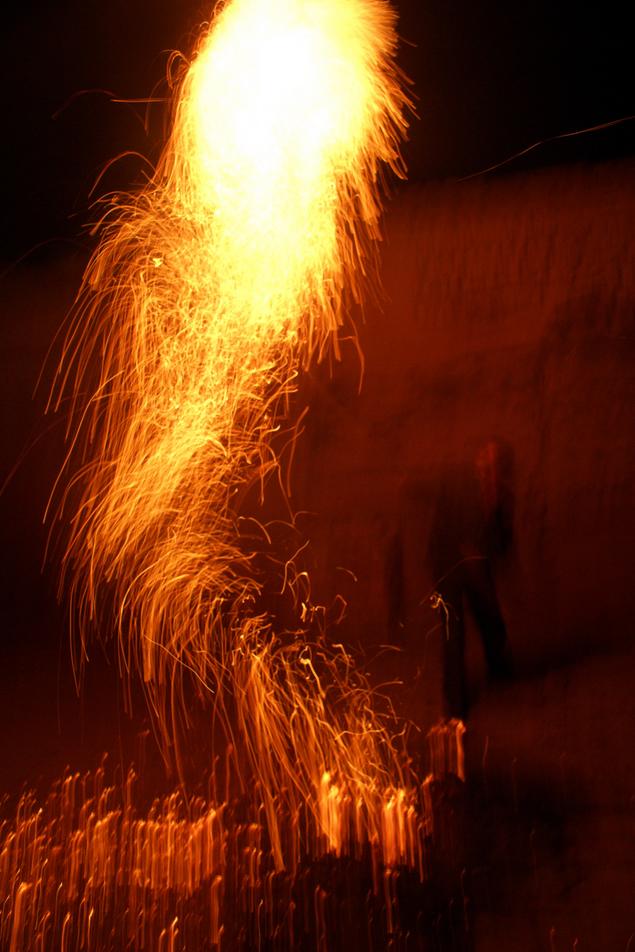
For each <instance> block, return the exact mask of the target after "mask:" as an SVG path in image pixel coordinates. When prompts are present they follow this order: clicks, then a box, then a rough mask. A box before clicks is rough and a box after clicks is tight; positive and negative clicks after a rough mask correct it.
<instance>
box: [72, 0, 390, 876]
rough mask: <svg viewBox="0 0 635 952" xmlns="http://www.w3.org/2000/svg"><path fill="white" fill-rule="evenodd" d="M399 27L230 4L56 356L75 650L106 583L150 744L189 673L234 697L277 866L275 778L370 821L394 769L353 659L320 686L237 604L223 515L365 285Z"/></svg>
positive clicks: (307, 3) (95, 615)
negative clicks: (64, 401)
mask: <svg viewBox="0 0 635 952" xmlns="http://www.w3.org/2000/svg"><path fill="white" fill-rule="evenodd" d="M395 46H396V38H395V32H394V14H393V13H392V11H391V9H390V7H389V6H388V5H387V4H386V3H385V2H384V0H233V2H231V3H228V4H227V5H225V6H224V7H222V9H221V10H220V12H219V13H218V14H217V15H216V16H215V18H214V20H213V21H212V24H211V27H210V30H209V32H208V33H207V34H206V35H205V36H204V37H203V38H202V40H201V43H200V45H199V48H198V51H197V53H196V55H195V56H194V59H193V61H192V64H191V66H190V67H189V69H188V70H187V72H186V73H185V76H184V78H183V81H182V83H181V86H180V88H179V90H178V91H177V97H176V110H175V117H174V125H173V131H172V133H171V136H170V138H169V141H168V143H167V145H166V148H165V151H164V153H163V156H162V158H161V160H160V162H159V164H158V166H157V170H156V173H155V176H154V178H153V180H152V181H151V183H150V184H149V185H148V187H147V188H146V189H144V190H143V191H142V192H140V193H138V194H135V195H131V196H129V197H128V199H127V200H126V201H125V202H121V200H116V199H115V200H113V201H112V202H111V203H110V205H109V206H108V207H107V208H106V211H105V213H104V216H103V219H102V222H101V225H100V244H99V246H98V248H97V250H96V252H95V254H94V256H93V258H92V260H91V262H90V264H89V266H88V269H87V271H86V275H85V279H84V285H83V289H82V293H81V294H80V297H79V301H78V305H77V307H76V310H75V314H74V320H73V324H72V326H71V329H70V332H69V335H68V338H67V343H66V349H65V356H64V360H63V362H62V368H61V370H60V374H61V379H60V386H59V392H60V393H61V394H63V393H66V392H70V394H71V400H72V407H73V411H74V412H73V415H72V419H73V420H74V421H75V422H74V425H72V430H73V432H74V435H73V442H72V450H71V453H70V454H69V456H71V455H73V454H74V453H75V452H76V451H77V452H78V454H79V460H80V465H79V466H78V467H77V468H76V471H75V475H74V476H73V478H72V479H71V481H70V483H69V486H68V488H67V490H66V493H65V494H64V497H63V499H62V505H61V511H62V512H63V509H64V506H65V504H66V501H67V500H69V499H70V497H71V495H74V494H75V493H77V492H78V493H79V494H80V502H79V505H78V506H74V508H75V515H74V516H73V518H72V520H71V524H70V535H69V539H68V544H67V549H66V555H65V573H66V576H67V577H68V579H69V581H70V589H71V598H72V602H73V607H74V609H75V611H76V614H77V617H78V627H79V635H80V640H81V644H82V646H83V654H82V657H83V656H84V654H85V652H86V644H87V635H88V632H89V629H90V627H91V626H94V624H95V621H96V620H97V621H98V622H100V623H101V624H102V625H103V624H106V621H105V619H104V617H103V609H102V604H104V603H108V602H110V601H111V600H112V598H113V595H114V599H115V604H116V625H117V634H118V643H119V648H120V664H121V669H122V674H124V675H125V676H127V677H128V676H130V675H131V674H132V673H133V672H134V671H135V669H139V670H140V671H141V672H142V674H143V678H144V681H145V684H146V689H147V694H148V699H149V702H150V705H151V708H152V710H153V712H154V714H155V717H156V723H157V726H158V728H159V731H160V732H161V735H162V737H163V740H164V746H165V750H166V756H168V752H169V751H170V750H171V748H172V746H173V742H174V737H175V735H176V734H177V733H178V724H179V722H180V720H181V718H183V717H185V718H187V706H186V704H185V700H184V699H185V694H186V692H185V690H184V685H185V684H186V683H187V684H188V685H190V682H191V683H193V684H194V685H195V687H196V688H197V689H198V690H199V692H200V694H201V695H202V696H203V697H204V698H206V699H209V696H210V695H212V694H215V695H216V703H217V704H218V705H219V706H220V708H221V709H222V707H223V705H224V694H225V692H226V691H229V693H230V694H232V695H233V697H234V702H235V706H236V713H237V718H238V722H239V724H240V727H241V730H242V737H243V745H244V750H245V752H246V755H247V758H248V760H249V762H250V764H251V766H252V768H253V771H254V773H255V775H256V777H257V778H258V779H259V781H260V783H261V785H262V787H263V797H264V800H265V804H266V813H267V819H268V822H269V826H270V834H271V839H272V843H273V848H274V852H276V858H277V863H278V865H279V866H281V865H283V862H284V860H283V857H282V850H281V847H277V846H276V842H277V834H276V829H275V826H276V803H277V802H279V797H280V795H281V794H280V791H281V790H283V789H286V790H287V793H286V795H287V796H288V797H289V798H290V800H291V801H294V800H295V799H297V798H300V799H301V800H304V801H306V802H308V803H309V805H310V808H311V809H313V811H314V813H315V815H316V817H317V818H318V821H319V818H320V817H323V818H326V817H329V816H331V815H332V814H333V809H332V805H333V802H334V800H339V799H341V798H342V797H344V798H346V797H348V798H350V799H351V802H355V803H358V802H364V804H365V805H366V809H367V811H368V812H369V814H370V815H372V816H377V817H378V816H379V815H380V813H381V809H380V807H379V803H380V801H381V800H382V798H383V797H384V795H387V796H392V795H393V793H392V787H391V784H395V783H396V784H399V783H401V782H402V773H401V763H400V760H399V757H398V756H397V753H396V750H395V747H394V744H393V741H392V739H391V737H390V735H389V733H388V732H387V730H386V727H385V726H384V724H383V722H381V720H380V719H379V718H377V717H376V715H375V714H374V713H373V709H372V703H371V698H370V694H369V692H368V690H367V688H366V685H365V682H364V681H363V679H362V678H360V677H357V676H355V675H354V673H352V671H351V668H350V659H348V657H347V656H346V661H345V662H344V663H342V661H341V658H340V657H339V654H338V653H337V652H336V653H335V654H333V655H331V656H329V655H328V653H327V651H326V649H325V648H324V647H323V646H321V647H320V651H319V652H317V654H319V656H320V658H321V664H322V672H323V676H325V677H327V678H329V679H330V681H331V682H332V683H330V684H329V686H328V688H327V689H326V690H325V689H324V688H323V686H322V684H321V682H320V677H319V676H318V674H317V673H316V668H315V667H314V660H315V656H316V653H314V654H312V653H311V651H310V649H309V648H307V647H305V646H302V645H300V646H298V645H297V644H295V645H292V646H287V647H286V648H285V647H282V646H281V645H280V643H279V642H277V641H276V639H273V638H272V636H271V632H270V631H269V629H268V627H267V625H266V624H265V621H264V619H261V618H258V617H253V616H252V617H250V616H249V612H248V609H247V608H246V607H245V606H248V605H249V603H250V596H252V595H254V594H257V591H258V583H257V581H256V580H255V579H254V578H253V577H252V575H251V572H250V556H249V553H247V554H245V552H244V551H243V550H242V548H241V544H240V540H239V539H238V538H237V535H236V530H235V515H236V514H235V513H234V512H233V510H232V500H233V497H234V494H235V492H236V490H237V488H238V487H239V486H240V485H241V484H244V483H245V482H247V481H250V480H254V479H257V478H260V479H262V478H263V477H264V476H265V475H266V473H267V472H268V471H270V470H272V469H275V467H276V465H277V460H276V458H275V454H274V451H273V449H272V446H271V434H272V432H273V431H274V430H275V429H276V426H277V425H278V422H279V419H280V407H281V403H282V401H283V400H284V398H285V397H287V396H288V395H289V393H291V392H292V391H293V389H294V386H295V385H294V380H295V377H296V375H297V369H298V365H299V363H301V362H304V363H306V362H307V361H308V360H309V358H310V356H311V354H312V353H313V352H314V351H315V350H316V349H318V350H319V351H321V350H322V349H323V348H324V347H325V345H326V342H327V339H328V337H329V335H330V334H331V333H332V332H333V331H335V330H336V329H337V327H338V325H339V324H340V323H341V321H342V308H343V298H344V295H345V293H346V294H353V295H355V294H357V293H358V290H359V289H358V282H359V278H358V275H360V274H362V275H363V273H364V271H365V268H366V265H365V261H366V256H367V254H368V247H369V246H368V243H367V239H368V238H374V237H377V234H378V228H377V225H378V218H379V214H380V204H379V197H378V189H377V181H378V178H379V175H380V167H381V165H382V164H385V163H388V164H389V165H391V166H392V167H393V168H395V169H396V170H399V154H398V145H397V143H398V140H399V137H400V136H401V135H402V134H403V131H404V127H405V121H404V119H403V116H402V110H403V108H404V106H405V104H406V103H407V100H406V97H405V94H404V92H403V90H402V89H401V87H400V85H399V83H398V81H397V72H396V68H395V66H394V62H393V57H394V52H395ZM95 377H96V379H95ZM86 393H88V394H89V397H88V398H86V396H85V394H86ZM69 504H70V503H69ZM104 593H107V597H106V598H104ZM315 664H316V665H317V664H318V662H317V661H315ZM342 672H343V673H342ZM189 689H190V690H191V687H190V688H189ZM327 691H328V692H329V701H328V704H327V703H325V700H326V696H327ZM353 699H354V701H355V703H353ZM325 777H327V780H326V781H325V780H324V778H325ZM331 778H332V781H331ZM324 797H326V798H327V800H328V804H329V805H328V807H327V806H325V803H324V802H323V801H324ZM291 806H293V803H292V804H291ZM326 822H327V820H326V819H324V823H326ZM328 822H329V823H330V821H328ZM324 823H323V825H324ZM376 827H377V836H379V835H380V832H379V821H377V824H376ZM325 834H326V835H327V837H328V838H329V841H330V842H331V844H332V845H333V846H335V847H336V848H337V844H336V843H334V842H333V836H331V835H330V834H329V833H328V831H327V830H325ZM335 839H337V837H335Z"/></svg>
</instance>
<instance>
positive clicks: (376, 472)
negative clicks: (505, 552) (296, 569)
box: [292, 163, 635, 666]
mask: <svg viewBox="0 0 635 952" xmlns="http://www.w3.org/2000/svg"><path fill="white" fill-rule="evenodd" d="M634 172H635V167H634V166H633V164H632V163H622V164H620V163H609V164H604V165H597V166H584V165H580V166H573V167H570V168H566V167H563V168H558V169H551V170H546V171H542V172H535V173H533V174H531V175H527V176H524V175H510V176H507V177H485V178H480V179H476V180H471V181H465V182H457V183H454V184H452V183H446V184H443V185H436V186H435V185H428V186H425V187H418V188H412V189H406V190H405V191H404V192H403V193H402V194H401V195H400V196H399V198H398V199H397V200H396V201H394V202H393V203H392V204H391V205H390V206H389V211H388V215H387V220H386V223H385V240H384V243H383V246H382V252H381V269H380V270H381V278H382V282H383V300H382V303H381V305H379V306H369V307H367V309H366V313H365V315H364V321H363V322H362V321H360V319H359V318H358V319H357V334H358V338H359V345H360V347H361V351H362V353H363V368H362V362H361V361H360V358H359V356H358V354H357V350H356V347H355V346H353V345H352V344H351V342H344V344H343V355H344V356H343V360H342V361H341V362H340V363H335V364H334V365H333V368H332V372H331V370H329V368H328V367H327V366H323V367H320V368H318V369H317V371H315V372H314V373H313V374H312V376H311V379H309V380H308V381H306V382H305V389H306V397H307V399H308V400H310V401H311V406H310V410H309V413H308V416H307V418H306V423H305V432H304V434H303V436H302V438H301V439H300V441H299V442H298V445H297V450H296V460H295V464H294V469H293V473H294V475H293V479H292V485H293V486H294V487H295V488H294V495H293V503H294V505H295V507H296V509H298V510H303V511H306V514H304V515H301V516H300V518H299V521H298V524H299V525H300V526H302V527H303V528H304V530H305V531H306V534H307V535H308V536H309V537H310V538H311V540H312V552H313V554H312V556H311V557H310V572H311V577H312V580H313V598H314V600H315V601H316V602H321V603H323V604H325V605H327V606H328V605H331V604H332V602H333V599H334V598H335V596H336V594H338V593H339V594H341V595H342V596H343V597H344V598H345V599H346V600H347V602H348V619H347V621H346V622H344V626H345V630H346V632H347V634H348V635H350V637H353V638H360V639H361V640H363V641H370V642H372V643H375V644H377V643H381V642H383V641H390V642H393V643H397V644H399V643H403V644H411V645H414V646H416V645H417V644H418V643H420V642H421V639H422V637H423V635H424V633H425V632H426V631H428V629H429V628H430V626H431V625H434V616H433V615H432V613H431V611H430V609H429V600H428V596H429V594H430V592H431V591H432V590H433V588H434V582H435V580H434V579H433V578H432V577H431V576H430V571H429V569H428V568H427V566H426V545H427V539H428V533H429V531H430V523H431V518H432V513H433V510H434V506H435V500H436V498H437V495H438V491H439V486H440V484H441V483H442V481H443V479H444V478H445V474H446V473H447V472H448V470H449V469H451V468H452V467H453V466H455V465H461V464H464V465H468V466H469V465H470V464H471V461H472V460H473V458H474V453H475V451H476V449H477V447H478V446H479V444H480V443H482V441H484V440H486V439H488V438H490V437H492V436H493V437H496V438H497V439H499V440H500V441H502V442H503V443H505V444H507V446H508V447H509V448H510V450H511V453H512V455H513V474H512V480H513V493H514V497H515V517H514V544H513V549H512V552H511V553H510V556H509V558H508V559H507V560H506V561H505V562H504V564H502V565H501V566H500V569H499V571H498V576H497V584H498V589H499V594H500V597H501V601H502V603H503V608H504V612H505V615H506V618H507V621H508V626H509V630H510V637H511V640H512V643H513V646H514V653H515V655H516V657H517V658H518V659H519V661H520V662H521V663H522V664H524V665H530V666H531V665H539V666H540V665H543V664H546V665H549V664H550V663H554V664H555V663H558V661H563V660H566V659H568V658H571V657H573V656H575V655H576V654H577V653H579V652H585V651H587V650H592V651H596V650H604V649H610V648H612V647H615V646H617V645H618V644H619V643H622V642H624V640H625V639H629V638H630V632H629V625H628V619H629V618H630V619H632V605H631V581H630V575H631V561H632V556H631V552H632V542H633V535H634V533H633V516H632V510H633V507H632V485H633V480H632V477H633V451H632V442H631V433H632V407H633V375H632V362H631V358H632V351H633V332H632V328H633V310H634V305H635V276H634V273H633V266H632V263H633V251H634V235H633V227H632V222H633V218H634V213H635V189H634V187H633V186H634V184H635V176H634ZM362 369H363V381H362V385H361V392H360V393H358V385H359V382H360V374H361V371H362ZM343 569H346V570H350V572H349V571H343ZM350 573H353V574H354V576H355V578H356V579H357V581H356V582H355V581H354V580H353V577H352V575H351V574H350Z"/></svg>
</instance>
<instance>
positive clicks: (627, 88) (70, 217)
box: [0, 0, 635, 260]
mask: <svg viewBox="0 0 635 952" xmlns="http://www.w3.org/2000/svg"><path fill="white" fill-rule="evenodd" d="M397 7H398V9H399V13H400V33H401V36H402V37H403V41H404V42H403V43H402V47H401V52H400V62H401V65H402V67H403V69H404V70H405V72H406V73H407V74H408V75H409V76H410V77H411V79H412V80H413V84H414V91H415V94H416V96H417V97H418V107H417V108H418V113H419V116H420V121H419V122H416V121H413V125H412V130H411V141H410V143H409V144H408V146H407V148H406V157H407V160H408V165H409V168H410V179H411V181H424V180H428V179H431V178H447V177H460V176H465V175H469V174H472V173H474V172H478V171H479V170H481V169H484V168H487V167H489V166H491V165H494V164H497V163H500V162H502V161H504V160H506V159H507V158H508V157H510V156H512V155H513V154H515V153H517V152H519V151H521V150H523V149H525V148H526V147H527V146H530V145H532V144H533V143H534V142H536V141H538V140H545V139H549V138H551V137H553V136H558V135H561V134H566V133H570V132H573V131H576V130H581V129H585V128H589V127H593V126H596V125H598V124H603V123H606V122H611V121H613V120H616V119H620V118H622V117H625V116H628V115H631V114H632V113H635V105H634V103H633V98H634V97H633V78H632V57H633V50H632V39H631V36H632V34H631V31H630V30H628V29H627V27H626V22H625V20H624V15H623V13H622V12H621V11H622V9H624V5H623V4H619V3H616V2H609V3H590V4H580V3H573V2H561V3H549V2H546V0H539V2H536V3H531V4H525V3H523V4H520V3H503V2H500V0H485V2H479V3H473V2H468V0H456V2H453V3H448V2H445V0H426V2H423V0H421V2H419V0H400V2H399V3H398V4H397ZM209 9H210V7H209V6H208V5H207V4H203V3H201V2H200V0H191V2H187V3H156V4H151V3H148V2H147V0H146V2H141V0H126V2H122V0H115V2H111V3H108V4H103V3H97V2H94V0H89V2H80V0H75V2H71V0H62V2H56V3H48V2H40V3H37V2H33V0H30V2H25V3H23V4H21V5H18V4H12V5H11V7H10V9H9V11H8V12H5V13H4V14H3V25H2V56H1V57H0V83H1V88H2V90H3V117H2V129H3V138H4V148H3V155H2V160H3V165H4V173H3V176H2V182H3V196H2V203H1V215H2V228H1V239H0V241H1V245H0V257H4V258H5V260H6V259H8V260H12V259H15V258H16V257H19V256H20V255H22V254H24V253H25V252H28V251H29V250H30V249H31V248H32V247H33V246H35V245H38V244H40V243H43V242H44V243H51V242H56V241H71V242H77V241H78V240H80V236H81V226H82V224H84V223H85V222H86V221H87V220H88V219H89V218H90V215H89V214H88V213H87V206H88V205H89V201H90V199H89V193H90V190H91V188H92V187H93V185H94V184H95V181H96V180H97V177H98V176H99V175H100V173H101V172H102V171H103V170H104V168H105V166H106V165H107V164H108V163H109V162H110V161H111V160H112V159H113V158H114V157H116V156H118V155H120V154H122V153H125V152H134V151H137V152H139V153H141V155H143V156H147V157H149V158H150V159H153V158H155V157H156V155H157V150H158V147H159V145H160V142H161V136H162V130H163V121H162V114H161V109H160V107H158V106H154V107H152V108H151V109H150V112H149V113H148V112H147V109H146V107H145V106H144V105H143V104H121V103H115V102H113V101H112V100H113V99H117V98H121V99H143V98H147V97H149V96H152V95H158V96H161V95H163V94H165V82H164V81H163V78H164V76H165V68H166V62H167V51H169V50H173V49H180V50H183V51H184V52H186V53H187V52H188V51H189V50H190V49H191V48H192V45H193V37H195V36H196V33H197V28H198V25H199V24H200V23H201V22H202V21H203V20H204V19H205V17H206V16H208V15H209ZM633 128H634V127H633V123H626V124H624V125H621V126H619V127H618V128H613V129H610V130H605V131H601V132H595V133H590V134H587V135H585V136H583V137H577V138H575V139H569V140H559V141H558V142H556V143H551V144H548V145H545V146H542V147H541V148H540V149H538V150H535V151H534V152H532V154H531V155H530V156H529V157H527V158H525V159H522V160H517V161H516V162H515V163H513V167H514V168H522V167H535V166H536V165H538V164H545V163H546V164H549V163H554V162H562V161H571V160H575V159H580V158H582V159H585V158H609V157H614V156H616V155H625V154H632V152H633V145H634V140H635V135H634V133H633ZM144 170H147V166H146V165H145V163H144V162H143V161H142V160H141V158H139V157H138V156H137V157H134V156H127V157H126V158H123V159H121V160H120V161H119V162H118V163H116V164H115V165H114V166H111V167H110V168H109V170H108V171H107V172H106V173H105V174H104V176H103V178H102V179H101V181H100V184H99V186H98V188H97V190H96V194H101V193H103V192H104V191H107V190H109V189H111V188H118V187H122V186H126V185H129V184H130V182H131V181H134V180H135V179H136V180H138V179H139V178H140V177H141V176H142V174H143V172H144Z"/></svg>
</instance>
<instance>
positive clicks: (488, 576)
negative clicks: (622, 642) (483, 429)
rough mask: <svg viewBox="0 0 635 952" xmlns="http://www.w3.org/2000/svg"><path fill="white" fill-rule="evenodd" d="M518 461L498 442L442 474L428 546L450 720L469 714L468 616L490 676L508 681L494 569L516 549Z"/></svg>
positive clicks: (488, 443)
mask: <svg viewBox="0 0 635 952" xmlns="http://www.w3.org/2000/svg"><path fill="white" fill-rule="evenodd" d="M512 470H513V457H512V454H511V450H510V448H509V447H508V446H507V445H506V444H503V443H502V442H500V441H498V440H493V439H492V440H488V441H487V442H485V443H483V444H482V445H481V446H480V447H479V449H478V451H477V453H476V456H475V458H474V461H473V463H472V464H471V465H469V466H462V467H457V468H455V469H454V470H449V471H448V472H446V473H445V474H444V478H443V480H442V483H441V486H440V489H439V493H438V496H437V501H436V506H435V509H434V514H433V520H432V528H431V531H430V537H429V542H428V563H429V567H430V569H431V571H432V576H433V579H434V584H435V593H434V595H433V598H432V604H433V607H435V608H436V609H437V611H438V612H439V613H440V615H441V619H442V623H443V624H442V628H443V635H442V644H443V648H442V662H443V699H444V706H445V714H446V716H447V717H449V718H452V717H457V718H460V719H461V720H464V719H465V717H466V715H467V711H468V693H467V683H466V675H465V660H464V651H465V611H466V609H468V610H469V611H470V612H471V614H472V617H473V619H474V621H475V623H476V627H477V629H478V631H479V634H480V637H481V640H482V643H483V650H484V654H485V659H486V662H487V667H488V671H489V674H490V677H492V678H493V679H497V680H498V679H503V678H506V677H508V676H509V675H510V673H511V670H510V663H509V657H508V653H507V631H506V628H505V622H504V619H503V615H502V612H501V609H500V605H499V602H498V597H497V594H496V586H495V583H494V575H493V565H494V563H496V562H497V561H500V560H502V559H503V558H504V557H505V556H506V555H507V554H508V552H509V551H510V549H511V546H512V534H513V533H512V520H513V492H512Z"/></svg>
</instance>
